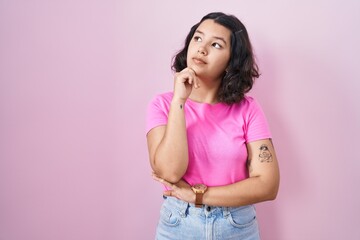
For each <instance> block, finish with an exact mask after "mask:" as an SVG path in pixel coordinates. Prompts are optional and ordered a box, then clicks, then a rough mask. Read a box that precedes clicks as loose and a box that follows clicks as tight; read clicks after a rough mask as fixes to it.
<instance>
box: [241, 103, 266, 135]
mask: <svg viewBox="0 0 360 240" xmlns="http://www.w3.org/2000/svg"><path fill="white" fill-rule="evenodd" d="M248 107H249V109H248V115H247V119H246V132H245V140H246V142H253V141H257V140H261V139H267V138H271V132H270V128H269V125H268V122H267V119H266V116H265V114H264V112H263V110H262V108H261V106H260V105H259V103H258V102H257V101H256V100H255V99H252V98H251V101H250V102H249V106H248Z"/></svg>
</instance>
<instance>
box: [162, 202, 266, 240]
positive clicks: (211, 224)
mask: <svg viewBox="0 0 360 240" xmlns="http://www.w3.org/2000/svg"><path fill="white" fill-rule="evenodd" d="M164 199H165V200H164V203H163V205H162V207H161V210H160V221H159V224H158V227H157V230H156V240H165V239H167V240H177V239H178V240H190V239H196V240H226V239H228V240H231V239H237V240H260V235H259V229H258V223H257V219H256V212H255V207H254V206H253V205H248V206H243V207H235V208H232V207H211V206H207V205H204V206H203V207H202V208H197V207H195V206H194V204H189V203H187V202H184V201H181V200H178V199H176V198H174V197H164Z"/></svg>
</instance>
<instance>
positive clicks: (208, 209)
mask: <svg viewBox="0 0 360 240" xmlns="http://www.w3.org/2000/svg"><path fill="white" fill-rule="evenodd" d="M163 198H164V201H165V202H164V205H166V207H169V208H171V209H176V210H177V211H178V212H179V214H180V216H181V217H186V216H187V215H188V214H190V215H199V216H201V215H204V216H209V215H222V216H223V217H225V218H226V217H227V216H228V215H229V214H230V213H231V212H233V211H255V207H254V205H247V206H241V207H215V206H209V205H203V206H202V207H195V204H193V203H188V202H185V201H182V200H180V199H177V198H175V197H166V196H163Z"/></svg>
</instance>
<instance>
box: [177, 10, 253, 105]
mask: <svg viewBox="0 0 360 240" xmlns="http://www.w3.org/2000/svg"><path fill="white" fill-rule="evenodd" d="M207 19H212V20H214V21H215V22H216V23H218V24H220V25H222V26H224V27H226V28H228V29H229V30H230V31H231V49H230V51H231V56H230V61H229V65H228V67H227V69H226V71H225V73H224V76H223V79H222V81H221V84H220V88H219V92H218V100H219V101H220V102H223V103H227V104H232V103H238V102H240V101H241V100H242V99H243V98H244V95H245V93H247V92H249V91H250V90H251V88H252V86H253V84H254V80H255V78H258V77H259V76H260V74H259V68H258V66H257V64H256V62H255V58H254V54H253V50H252V46H251V43H250V39H249V35H248V33H247V31H246V28H245V26H244V24H242V23H241V21H240V20H239V19H238V18H237V17H235V16H233V15H227V14H224V13H222V12H213V13H209V14H207V15H206V16H204V17H203V18H202V19H201V21H200V22H199V23H197V24H195V25H194V26H193V27H192V28H191V29H190V32H189V33H188V35H187V37H186V39H185V46H184V48H183V49H182V50H180V51H179V52H178V53H177V54H176V55H175V57H174V59H173V64H172V69H173V70H174V71H176V72H180V71H181V70H183V69H184V68H186V67H187V62H186V59H187V51H188V47H189V44H190V41H191V39H192V38H193V35H194V33H195V31H196V29H197V28H198V27H199V25H200V24H201V23H202V22H203V21H205V20H207Z"/></svg>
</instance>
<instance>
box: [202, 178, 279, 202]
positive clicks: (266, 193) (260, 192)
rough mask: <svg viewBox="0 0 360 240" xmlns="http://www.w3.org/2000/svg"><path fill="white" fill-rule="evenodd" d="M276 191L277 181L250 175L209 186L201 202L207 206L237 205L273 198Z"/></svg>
mask: <svg viewBox="0 0 360 240" xmlns="http://www.w3.org/2000/svg"><path fill="white" fill-rule="evenodd" d="M277 192H278V181H277V180H275V181H271V182H269V181H265V180H263V179H262V178H261V177H250V178H247V179H245V180H243V181H239V182H236V183H234V184H230V185H226V186H219V187H209V188H208V190H207V191H206V192H205V194H204V197H203V203H204V204H206V205H209V206H224V207H238V206H245V205H249V204H254V203H258V202H263V201H268V200H274V199H275V198H276V195H277Z"/></svg>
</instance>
